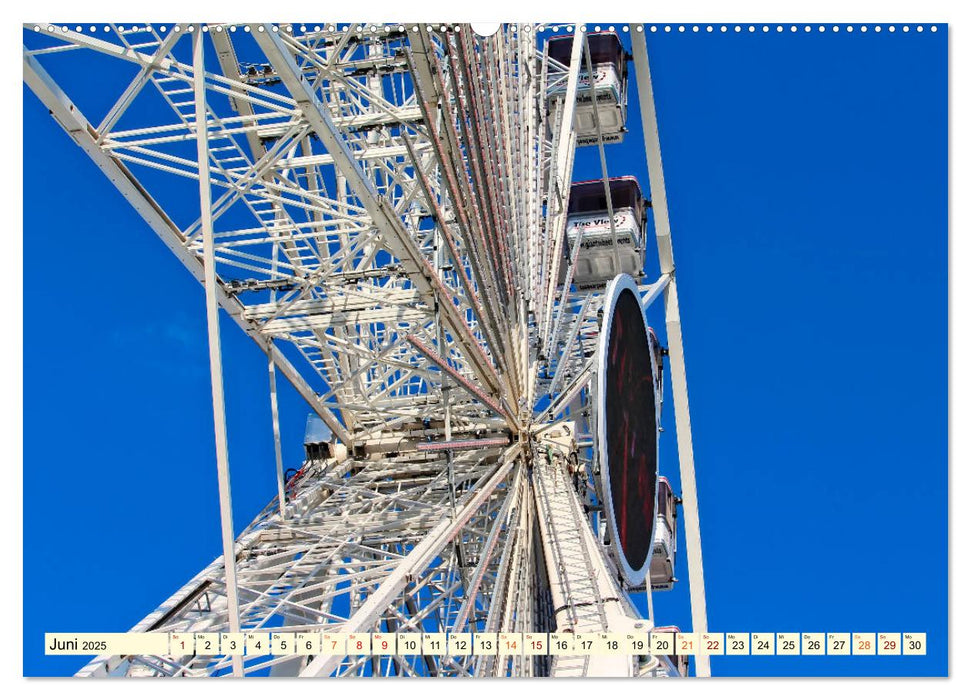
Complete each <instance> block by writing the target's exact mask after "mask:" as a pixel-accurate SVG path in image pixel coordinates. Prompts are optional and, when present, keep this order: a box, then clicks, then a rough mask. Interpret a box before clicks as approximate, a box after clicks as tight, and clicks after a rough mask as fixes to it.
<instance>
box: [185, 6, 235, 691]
mask: <svg viewBox="0 0 971 700" xmlns="http://www.w3.org/2000/svg"><path fill="white" fill-rule="evenodd" d="M204 49H205V44H204V42H203V32H202V27H201V25H196V32H195V34H194V35H193V36H192V75H193V83H194V88H195V103H196V104H195V108H196V109H195V114H196V147H197V149H198V155H199V203H200V207H201V216H202V241H203V251H202V258H203V268H204V273H205V279H204V281H203V284H204V285H205V288H206V320H207V322H208V326H209V372H210V376H211V379H212V416H213V423H214V424H215V431H216V474H217V477H218V480H219V520H220V524H221V527H222V544H223V567H224V568H225V570H226V598H227V599H228V613H229V631H230V632H231V633H238V632H239V631H240V623H239V593H238V591H237V588H236V536H235V534H234V531H233V500H232V491H231V489H230V484H229V444H228V440H227V437H226V403H225V397H224V395H223V366H222V347H221V344H220V339H219V304H218V302H217V299H216V260H215V258H216V253H215V241H214V240H213V230H212V191H211V187H210V179H209V138H208V133H207V132H208V127H207V111H206V68H205V59H204ZM233 675H234V676H242V675H243V657H242V656H238V655H237V656H233Z"/></svg>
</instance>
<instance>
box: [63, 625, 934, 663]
mask: <svg viewBox="0 0 971 700" xmlns="http://www.w3.org/2000/svg"><path fill="white" fill-rule="evenodd" d="M672 630H674V628H670V627H668V628H659V629H658V630H657V631H651V632H633V633H617V632H589V633H578V634H573V633H562V632H498V633H494V632H490V633H469V632H461V633H454V634H446V633H442V632H403V633H400V634H395V633H393V632H374V633H369V632H354V633H341V632H261V631H249V632H243V633H239V634H229V633H226V632H171V633H168V632H138V633H134V632H123V633H90V634H67V633H48V634H45V635H44V650H45V653H46V654H48V655H61V656H130V655H139V656H164V657H170V658H176V659H177V658H185V657H198V656H202V657H205V656H231V655H236V654H242V655H244V656H250V657H253V656H290V655H300V656H318V655H325V656H348V655H349V656H393V655H400V656H418V655H424V656H495V655H499V656H600V655H618V656H624V655H627V656H632V655H638V656H645V655H648V654H657V655H666V656H696V655H699V654H707V655H709V656H713V655H719V656H720V655H727V656H732V655H734V656H739V655H743V656H924V655H926V654H927V634H926V633H924V632H704V633H702V634H698V633H693V632H679V631H672Z"/></svg>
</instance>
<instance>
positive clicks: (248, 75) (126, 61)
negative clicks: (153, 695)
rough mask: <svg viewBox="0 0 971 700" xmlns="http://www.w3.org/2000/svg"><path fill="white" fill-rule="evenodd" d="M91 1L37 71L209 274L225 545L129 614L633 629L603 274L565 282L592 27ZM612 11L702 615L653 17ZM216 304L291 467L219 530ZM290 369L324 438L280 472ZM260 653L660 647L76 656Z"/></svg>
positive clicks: (382, 626) (196, 623) (199, 273)
mask: <svg viewBox="0 0 971 700" xmlns="http://www.w3.org/2000/svg"><path fill="white" fill-rule="evenodd" d="M109 28H110V31H108V32H101V31H99V32H97V33H90V32H86V31H76V30H75V29H73V28H70V27H62V26H60V25H48V24H40V25H33V24H28V25H25V47H24V53H23V66H24V80H25V82H26V83H27V85H28V86H29V87H30V88H31V90H32V91H33V92H34V94H35V95H36V96H37V97H38V98H39V99H40V100H41V101H42V102H43V103H44V105H45V106H46V107H47V108H48V109H49V110H50V113H51V115H52V116H53V118H54V119H56V120H57V122H58V123H59V124H60V125H61V126H62V127H63V128H64V129H65V131H67V133H68V134H69V135H70V137H71V138H72V139H73V140H74V141H75V142H76V144H77V145H78V146H80V147H81V148H82V149H83V150H84V151H85V152H86V153H87V154H88V156H89V157H90V158H91V159H92V161H93V162H94V163H95V164H96V165H97V166H98V167H99V168H100V169H101V170H102V171H103V172H104V173H105V175H106V176H107V177H108V178H109V179H110V181H111V182H112V183H113V184H114V185H115V187H116V188H117V189H118V190H119V191H120V192H121V194H122V195H123V196H124V197H125V198H126V199H127V200H128V202H129V203H130V204H131V205H132V206H134V207H135V209H136V210H137V211H138V213H139V214H140V215H141V216H142V218H143V219H144V220H145V223H146V224H147V225H148V226H149V228H151V229H152V230H153V231H154V232H155V233H156V234H157V235H158V236H159V237H160V238H161V239H162V240H163V241H164V242H165V244H166V245H167V246H168V247H169V249H170V250H171V251H172V252H173V253H174V254H175V255H176V256H177V257H178V258H179V259H180V260H181V261H182V263H183V264H184V265H185V267H186V268H188V270H189V271H190V272H191V273H192V274H193V275H194V276H195V277H196V278H197V279H198V280H199V281H200V282H202V283H203V284H204V286H205V290H206V296H207V302H208V303H207V311H208V318H209V330H210V359H211V363H212V376H213V403H214V411H215V418H216V430H217V467H218V473H219V477H220V479H219V495H220V504H221V511H222V514H223V519H222V527H223V542H224V549H223V556H220V557H219V558H217V559H216V560H215V561H214V562H213V563H212V564H211V565H210V566H209V567H207V568H206V569H205V570H203V571H202V572H200V573H199V574H198V575H197V576H196V577H195V578H194V579H192V581H190V582H189V583H188V584H186V585H185V586H184V587H183V588H182V589H180V590H179V591H177V592H176V593H175V594H174V595H173V596H172V597H171V598H170V599H169V600H167V601H165V602H164V603H163V604H162V605H161V606H160V607H159V608H158V609H157V610H155V611H154V612H153V613H151V614H150V615H149V616H147V617H146V618H145V619H144V620H142V621H141V622H140V623H138V625H136V626H135V627H134V628H133V630H134V631H173V632H174V631H192V632H200V631H213V632H223V631H239V630H244V631H245V630H254V629H258V630H260V631H288V632H294V631H308V630H309V631H341V632H351V631H374V632H378V631H381V632H408V631H415V632H420V631H461V632H470V631H476V632H481V631H530V632H531V631H546V630H549V631H575V632H581V631H611V632H619V631H629V630H633V629H641V630H647V629H649V628H650V627H651V625H652V621H651V620H649V619H643V616H642V615H641V613H639V612H638V611H637V609H636V608H635V606H634V605H633V603H632V602H631V599H630V597H629V591H627V590H625V589H624V586H623V585H622V584H621V583H620V579H619V577H618V575H617V567H616V564H615V563H614V562H613V561H612V560H611V559H610V557H609V556H608V554H607V549H606V548H605V547H604V544H603V541H602V535H601V531H600V528H599V526H598V523H599V514H598V512H597V510H596V509H590V508H587V507H585V506H588V505H589V504H590V503H596V502H597V499H598V498H599V493H598V489H599V486H598V484H599V481H598V480H597V479H596V478H595V473H596V471H597V467H598V465H597V464H596V458H595V456H594V455H595V452H596V451H595V450H593V449H591V448H592V446H593V440H594V434H595V423H596V420H597V416H596V415H593V413H592V411H593V408H592V403H591V402H590V401H589V396H590V383H591V380H592V378H593V377H594V376H595V369H596V362H597V356H596V352H595V351H596V344H597V335H598V327H599V317H598V315H599V312H600V309H601V305H602V296H603V295H602V292H598V291H596V290H593V291H585V290H578V289H577V288H576V285H573V284H572V280H573V276H574V272H575V269H576V264H577V259H578V254H577V253H578V251H579V248H580V239H581V238H582V234H581V235H578V236H575V237H574V238H573V239H568V238H567V237H566V236H565V235H564V231H565V229H566V218H567V203H568V201H569V196H570V184H571V182H572V180H573V179H574V178H573V172H572V171H573V160H574V151H575V148H576V145H577V133H576V124H575V119H574V115H575V111H576V110H575V107H576V105H577V102H578V98H577V95H578V91H579V90H583V89H588V90H590V91H591V95H592V91H593V89H594V86H593V81H592V80H591V79H590V78H587V79H586V81H585V85H583V86H581V82H582V81H581V79H580V77H581V73H582V72H583V71H586V75H587V76H591V75H593V72H594V71H593V65H592V64H591V59H590V52H589V49H588V47H587V43H586V34H585V31H584V28H581V27H576V28H573V27H571V28H570V31H571V32H573V43H572V53H571V61H570V63H569V64H568V65H567V64H563V63H559V62H557V61H555V60H552V59H551V58H549V56H548V55H547V54H546V53H544V51H543V40H542V39H541V38H540V35H541V33H542V32H543V31H544V30H546V29H548V27H546V26H544V25H511V24H509V25H503V27H502V29H501V30H500V31H499V32H498V33H497V34H495V35H494V36H492V37H488V38H485V37H480V36H477V35H476V34H475V33H474V32H473V31H472V30H471V28H470V27H469V26H468V25H460V26H444V25H443V26H434V27H432V26H425V25H421V26H414V25H411V24H409V25H347V26H340V27H335V26H324V27H313V28H308V27H298V26H296V25H294V26H289V25H285V24H282V25H269V24H267V25H250V26H242V25H237V26H230V25H219V24H211V25H205V26H202V25H194V26H193V25H179V26H167V27H160V26H158V25H142V24H140V25H137V26H134V27H132V26H125V27H122V26H118V25H109ZM635 29H636V31H635ZM630 36H631V39H632V48H633V62H634V72H635V78H636V85H637V87H638V93H639V98H640V114H641V119H642V120H643V123H644V135H645V146H646V155H647V163H648V168H649V172H650V191H651V196H652V202H653V209H652V210H651V211H652V215H653V217H654V228H655V231H656V233H657V236H656V238H657V245H658V252H659V259H660V269H661V276H660V278H659V279H657V280H654V281H644V280H639V282H640V284H639V287H638V289H639V290H640V292H641V294H642V296H643V302H644V303H645V304H650V303H652V302H653V301H655V300H656V299H660V297H661V296H662V295H663V297H664V313H665V318H666V323H667V338H668V344H669V353H670V361H671V374H672V386H673V399H674V409H675V415H676V422H677V433H678V447H679V456H680V465H681V482H682V487H683V493H682V499H683V507H684V519H685V521H686V534H687V556H688V565H689V576H690V585H691V599H692V614H693V624H694V631H698V632H702V631H705V629H706V623H705V619H706V618H705V599H704V586H703V580H702V568H701V549H700V530H699V525H698V508H697V499H696V491H695V486H694V467H693V457H692V451H691V434H690V423H689V419H688V404H687V388H686V384H685V374H684V360H683V352H682V347H681V334H680V319H679V314H678V303H677V291H676V290H677V287H676V283H675V276H674V262H673V255H672V251H671V244H670V229H669V226H668V221H667V207H666V200H665V196H664V184H663V176H662V172H661V161H660V149H659V145H658V137H657V126H656V117H655V114H654V103H653V95H652V91H651V83H650V73H649V68H648V63H647V52H646V46H645V42H644V34H643V31H642V28H641V27H638V26H631V31H630ZM584 54H585V55H584ZM581 58H583V59H585V60H581ZM82 61H83V62H82ZM103 66H110V67H111V70H107V71H104V72H102V71H101V67H103ZM78 70H88V71H90V75H91V78H90V79H91V80H99V81H100V80H106V81H107V80H108V78H107V77H106V76H109V75H110V76H113V78H112V79H113V80H118V76H125V78H124V79H123V80H122V81H121V82H119V83H118V84H117V87H116V88H114V89H115V92H114V94H115V95H116V97H115V98H114V100H113V103H112V105H111V106H110V107H109V108H108V109H107V111H105V110H104V109H103V108H101V110H100V111H101V112H103V114H98V116H97V117H95V116H94V114H93V113H91V112H89V109H91V108H90V107H89V105H88V103H87V102H86V98H87V95H85V94H84V90H80V91H79V93H80V94H77V95H75V96H69V95H68V94H67V93H66V92H65V91H64V90H63V89H62V88H61V87H60V84H59V83H58V82H57V81H56V80H55V77H54V76H62V75H73V77H74V80H72V83H77V82H78V81H77V79H76V78H77V73H73V74H72V73H71V71H78ZM125 80H127V83H126V82H125ZM108 89H112V88H110V87H109V85H108V84H101V85H100V86H99V90H102V91H103V90H108ZM588 101H592V102H595V98H592V99H590V100H588ZM614 109H616V105H615V106H614ZM591 116H592V119H593V122H592V123H593V127H594V133H596V134H597V135H598V136H597V138H596V139H594V140H593V141H592V143H593V144H594V145H596V146H597V147H598V148H599V152H600V161H601V165H602V166H603V167H602V172H601V173H597V174H596V175H597V176H598V177H599V176H601V175H602V176H603V178H604V185H605V188H606V187H607V171H606V159H605V157H604V153H605V151H604V143H605V139H604V135H603V133H602V129H601V124H600V122H599V121H598V116H597V110H596V109H594V110H593V112H592V115H591ZM628 147H629V145H628ZM607 189H608V197H607V208H608V210H609V213H610V219H609V221H610V224H609V225H610V231H611V233H612V235H613V237H614V244H615V246H616V241H617V232H616V231H615V230H614V223H613V215H614V212H613V210H612V208H611V205H610V197H609V188H607ZM565 247H566V248H567V249H566V250H565V249H564V248H565ZM569 248H572V250H570V249H569ZM564 259H565V260H566V263H565V264H562V263H561V261H563V260H564ZM561 267H562V268H563V269H562V270H561ZM561 272H562V277H561ZM219 307H221V308H222V309H223V311H224V312H225V313H227V314H229V316H230V317H231V318H232V319H233V320H234V321H235V322H236V323H237V324H238V325H239V326H240V328H242V330H243V331H244V332H245V333H246V334H247V335H249V336H250V337H251V338H252V339H253V340H254V341H255V342H256V344H257V345H258V346H259V347H260V348H261V349H262V350H263V351H264V352H266V354H267V357H268V366H269V371H270V379H271V384H270V386H271V392H272V406H273V419H274V431H275V432H274V435H275V438H276V447H277V452H276V455H277V457H276V460H277V464H276V468H277V474H278V481H279V490H278V494H277V496H276V498H275V499H274V500H273V501H272V502H271V503H270V504H269V505H268V506H267V507H266V509H265V510H264V511H263V512H262V513H261V514H260V516H259V517H257V518H256V520H254V521H253V523H251V524H250V525H249V527H247V528H246V529H245V531H244V532H243V533H242V535H241V536H240V537H239V538H236V539H235V540H234V538H233V535H232V533H233V524H232V518H231V508H230V499H231V491H230V484H229V478H228V457H227V451H226V437H225V421H224V414H223V411H224V409H223V398H222V373H221V368H220V367H221V364H220V363H221V359H220V346H219V335H218V333H219V330H218V323H217V320H218V308H219ZM277 372H280V373H282V374H283V375H284V376H285V377H286V379H287V380H288V381H290V382H291V383H292V384H293V385H294V386H295V387H296V388H297V390H298V391H299V392H300V394H301V395H302V396H303V398H304V399H305V400H306V401H307V403H308V404H309V405H310V406H311V407H312V409H313V411H315V412H316V413H317V415H319V416H320V418H321V419H322V420H323V421H324V423H326V425H327V426H328V427H329V428H330V430H331V431H332V432H333V436H334V445H333V448H332V449H331V450H330V453H329V454H326V455H316V456H313V457H308V460H307V462H306V463H305V464H304V465H303V468H302V469H301V470H300V472H299V473H298V474H297V476H296V477H294V478H293V479H291V480H290V481H289V482H285V481H284V476H283V464H282V459H281V457H280V450H279V427H278V425H277V420H278V419H277V410H276V394H275V392H276V389H275V386H276V384H275V377H276V373H277ZM227 562H229V564H227ZM648 597H650V591H649V590H648ZM696 663H697V666H696V672H697V673H698V674H699V675H706V674H707V672H708V669H707V662H706V658H705V657H698V658H697V662H696ZM260 672H269V673H270V674H273V675H298V674H299V675H305V676H328V675H340V676H354V675H441V676H505V675H516V676H531V675H563V676H570V675H620V676H633V675H677V673H678V671H677V666H676V665H675V664H673V663H672V662H671V660H670V659H668V658H667V657H653V656H643V657H589V656H578V657H576V658H572V657H571V658H565V657H556V658H555V659H552V660H551V659H549V658H543V657H536V658H534V657H514V656H502V655H499V656H496V657H476V656H465V657H458V656H408V655H404V654H401V655H397V656H382V657H378V656H374V657H356V656H348V657H343V658H341V657H334V656H317V657H307V656H272V657H271V656H264V657H251V656H247V657H245V658H243V657H240V656H216V657H203V656H189V657H185V658H178V659H174V660H173V659H169V658H162V657H150V656H128V657H99V658H97V659H95V660H94V661H92V662H91V663H90V664H88V665H87V666H85V668H84V669H82V671H81V674H82V675H130V676H174V675H189V676H196V675H223V674H229V673H234V674H236V675H241V674H247V675H251V674H259V673H260Z"/></svg>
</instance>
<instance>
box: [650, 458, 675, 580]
mask: <svg viewBox="0 0 971 700" xmlns="http://www.w3.org/2000/svg"><path fill="white" fill-rule="evenodd" d="M677 506H678V502H677V498H676V497H675V495H674V491H672V490H671V484H669V483H668V480H667V479H665V478H664V477H663V476H662V477H661V478H660V479H658V482H657V521H656V524H655V526H654V548H653V551H652V553H651V590H652V591H669V590H671V589H672V588H674V582H675V578H674V561H675V554H676V553H677V546H678V511H677Z"/></svg>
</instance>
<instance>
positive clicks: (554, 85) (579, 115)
mask: <svg viewBox="0 0 971 700" xmlns="http://www.w3.org/2000/svg"><path fill="white" fill-rule="evenodd" d="M587 43H588V45H589V47H590V63H591V64H592V65H593V73H594V77H593V90H592V93H593V94H591V88H590V74H589V72H588V71H587V58H586V55H585V54H584V53H583V52H582V51H581V53H580V71H579V82H578V85H577V106H576V116H575V120H574V123H575V125H576V134H577V145H578V146H586V145H590V144H595V143H597V124H596V122H595V121H594V109H596V115H597V117H599V118H600V132H601V134H602V135H603V140H604V143H620V142H621V141H623V139H624V132H625V131H626V128H625V124H626V123H627V59H628V56H627V52H626V51H625V50H624V47H623V45H622V44H621V43H620V37H618V36H617V34H616V33H615V32H592V33H590V34H587ZM546 50H547V55H548V57H549V59H550V63H549V67H548V73H549V76H550V89H549V93H548V99H549V103H550V105H552V104H553V103H554V102H555V101H556V100H557V99H560V100H562V99H563V97H564V95H566V85H567V77H566V76H567V72H566V69H568V68H569V67H570V59H571V58H572V51H573V35H572V34H569V35H564V36H556V37H553V38H552V39H550V40H549V41H548V42H547V43H546ZM554 62H555V63H554ZM594 97H595V98H596V101H594Z"/></svg>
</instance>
